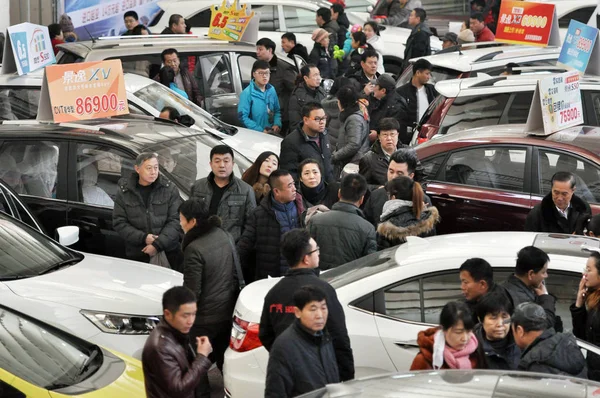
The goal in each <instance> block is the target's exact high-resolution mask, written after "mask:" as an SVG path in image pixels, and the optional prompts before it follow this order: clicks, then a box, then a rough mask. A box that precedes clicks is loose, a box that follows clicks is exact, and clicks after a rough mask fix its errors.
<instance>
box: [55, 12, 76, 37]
mask: <svg viewBox="0 0 600 398" xmlns="http://www.w3.org/2000/svg"><path fill="white" fill-rule="evenodd" d="M58 24H59V25H60V29H61V30H62V32H63V34H64V33H67V32H73V31H74V30H75V27H74V26H73V21H71V17H70V16H69V15H67V14H63V15H61V16H60V20H59V21H58Z"/></svg>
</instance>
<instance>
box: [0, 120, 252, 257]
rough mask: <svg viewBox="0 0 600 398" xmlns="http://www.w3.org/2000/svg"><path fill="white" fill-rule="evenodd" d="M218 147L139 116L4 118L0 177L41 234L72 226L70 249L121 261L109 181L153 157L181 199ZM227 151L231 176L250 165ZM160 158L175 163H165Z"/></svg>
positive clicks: (113, 187) (202, 135)
mask: <svg viewBox="0 0 600 398" xmlns="http://www.w3.org/2000/svg"><path fill="white" fill-rule="evenodd" d="M219 144H221V141H220V140H219V139H217V138H215V137H214V136H213V135H211V134H209V133H206V132H204V131H199V130H195V129H189V128H186V127H183V126H181V125H178V124H175V123H173V122H170V121H154V120H153V119H152V118H149V117H147V116H136V115H129V116H121V117H115V118H108V119H95V120H88V121H81V122H79V123H75V124H72V123H65V124H61V123H50V122H39V121H35V120H33V121H30V120H10V121H9V120H5V121H3V122H2V125H0V178H4V179H5V180H6V182H7V184H9V185H10V187H11V188H13V189H14V190H15V191H16V192H17V193H18V194H19V195H20V196H21V198H22V199H23V201H24V202H25V203H26V204H27V206H28V207H29V208H30V209H31V211H32V213H33V214H34V215H35V216H36V217H37V219H38V220H40V221H41V223H42V226H43V229H44V231H45V232H46V233H47V234H48V235H49V236H53V235H54V231H55V230H56V229H57V228H58V227H62V226H67V225H72V226H78V227H79V228H80V239H79V242H77V244H76V245H75V246H73V247H74V248H75V249H76V250H80V251H84V252H87V253H94V254H101V255H110V256H114V257H121V258H125V244H124V241H123V239H122V238H121V237H120V236H119V235H118V234H117V233H116V232H115V231H114V230H113V221H112V211H113V201H114V198H115V197H116V194H117V190H118V185H117V182H118V181H119V179H120V178H122V177H128V176H129V175H130V174H131V173H132V172H133V171H134V167H133V166H134V162H135V158H136V157H137V155H139V154H140V153H142V152H157V153H158V154H159V162H160V163H161V165H160V172H161V173H163V174H164V175H166V176H167V177H168V178H169V179H170V180H171V181H172V182H173V183H174V184H175V185H176V186H177V187H178V189H179V192H180V195H181V197H182V198H183V199H187V198H188V197H189V195H190V190H191V186H192V184H193V183H194V182H195V181H196V180H197V179H200V178H203V177H206V176H207V175H208V174H209V173H210V171H211V169H210V165H209V160H210V159H209V154H210V150H211V149H212V148H213V147H214V146H216V145H219ZM234 154H235V165H234V173H235V175H236V176H238V177H239V176H241V175H242V173H243V171H244V170H246V169H247V168H248V167H249V166H250V164H251V163H250V161H249V160H248V159H247V158H245V157H244V156H243V155H242V154H240V153H239V152H237V151H234ZM166 160H175V163H172V162H169V164H168V165H167V163H165V161H166ZM6 175H8V176H9V177H8V178H7V177H6ZM95 193H97V194H95ZM105 194H107V195H108V198H109V199H106V198H107V196H106V195H105ZM101 198H104V199H102V200H100V199H101Z"/></svg>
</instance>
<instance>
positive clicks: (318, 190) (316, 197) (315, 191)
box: [300, 179, 327, 204]
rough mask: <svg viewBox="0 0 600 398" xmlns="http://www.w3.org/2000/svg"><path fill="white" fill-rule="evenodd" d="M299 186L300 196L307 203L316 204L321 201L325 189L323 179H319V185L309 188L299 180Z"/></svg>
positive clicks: (325, 192) (325, 191)
mask: <svg viewBox="0 0 600 398" xmlns="http://www.w3.org/2000/svg"><path fill="white" fill-rule="evenodd" d="M300 188H301V190H302V196H303V197H304V199H306V200H307V201H308V203H312V204H317V203H321V202H322V201H323V198H325V195H326V194H327V190H326V189H325V181H323V179H321V182H320V183H319V185H317V186H316V187H314V188H309V187H307V186H306V185H304V183H303V182H302V181H300Z"/></svg>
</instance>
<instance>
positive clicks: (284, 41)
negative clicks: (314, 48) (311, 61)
mask: <svg viewBox="0 0 600 398" xmlns="http://www.w3.org/2000/svg"><path fill="white" fill-rule="evenodd" d="M281 48H283V51H285V53H286V54H287V56H288V58H289V59H291V60H292V61H294V64H296V60H295V59H294V55H299V56H301V57H302V59H303V60H304V62H308V50H307V49H306V47H304V46H303V45H302V44H299V43H297V42H296V35H295V34H293V33H291V32H287V33H284V34H282V35H281Z"/></svg>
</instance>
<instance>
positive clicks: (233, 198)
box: [191, 145, 256, 241]
mask: <svg viewBox="0 0 600 398" xmlns="http://www.w3.org/2000/svg"><path fill="white" fill-rule="evenodd" d="M233 165H234V158H233V150H232V149H231V148H230V147H229V146H227V145H217V146H215V147H214V148H213V149H212V150H211V151H210V168H211V170H212V171H211V173H210V174H209V175H208V177H205V178H201V179H199V180H198V181H196V182H195V183H194V185H193V186H192V194H191V197H192V198H195V199H199V200H201V201H203V202H205V203H206V204H207V205H208V211H209V214H210V215H217V216H219V217H220V218H221V220H222V222H223V229H224V230H225V231H227V232H229V233H230V234H231V236H233V238H234V239H235V240H236V241H237V240H238V239H239V238H240V236H241V235H242V232H243V229H244V225H246V220H247V219H248V218H249V217H250V214H252V210H254V208H256V199H255V198H254V190H253V189H252V187H251V186H250V185H248V184H246V183H245V182H244V181H242V180H241V179H239V178H237V177H236V176H234V175H233Z"/></svg>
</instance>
